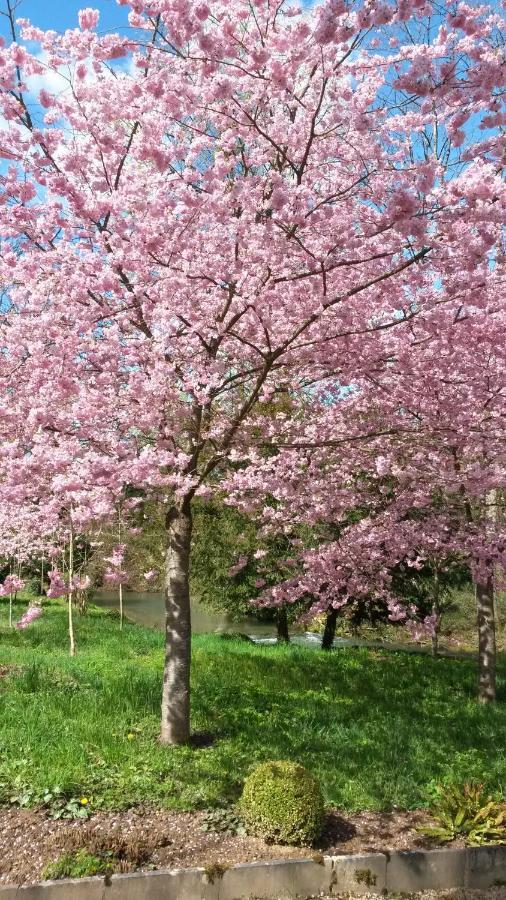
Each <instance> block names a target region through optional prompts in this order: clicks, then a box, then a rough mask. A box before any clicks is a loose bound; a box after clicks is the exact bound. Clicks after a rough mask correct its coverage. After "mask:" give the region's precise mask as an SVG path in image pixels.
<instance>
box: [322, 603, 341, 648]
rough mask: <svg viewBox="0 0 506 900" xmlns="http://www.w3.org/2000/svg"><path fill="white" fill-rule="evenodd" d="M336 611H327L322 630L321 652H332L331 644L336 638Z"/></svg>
mask: <svg viewBox="0 0 506 900" xmlns="http://www.w3.org/2000/svg"><path fill="white" fill-rule="evenodd" d="M336 625H337V609H329V611H328V613H327V618H326V620H325V628H324V629H323V637H322V650H332V644H333V643H334V638H335V636H336Z"/></svg>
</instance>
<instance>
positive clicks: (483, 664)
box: [475, 575, 496, 703]
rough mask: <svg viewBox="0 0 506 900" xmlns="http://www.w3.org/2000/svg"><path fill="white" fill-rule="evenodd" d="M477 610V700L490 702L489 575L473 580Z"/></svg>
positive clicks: (493, 662)
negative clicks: (484, 578) (483, 578)
mask: <svg viewBox="0 0 506 900" xmlns="http://www.w3.org/2000/svg"><path fill="white" fill-rule="evenodd" d="M475 595H476V607H477V612H478V700H479V701H480V703H491V702H492V701H493V700H495V696H496V672H495V668H496V648H495V620H494V582H493V578H492V576H491V575H489V576H488V578H487V579H486V580H485V581H481V580H480V581H476V582H475Z"/></svg>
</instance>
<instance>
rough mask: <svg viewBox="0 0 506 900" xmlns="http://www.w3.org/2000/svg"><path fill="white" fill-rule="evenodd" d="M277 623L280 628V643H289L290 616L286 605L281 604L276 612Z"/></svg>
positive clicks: (278, 628)
mask: <svg viewBox="0 0 506 900" xmlns="http://www.w3.org/2000/svg"><path fill="white" fill-rule="evenodd" d="M276 625H277V630H278V644H288V643H289V642H290V635H289V633H288V616H287V614H286V609H285V607H284V606H280V607H279V609H278V611H277V614H276Z"/></svg>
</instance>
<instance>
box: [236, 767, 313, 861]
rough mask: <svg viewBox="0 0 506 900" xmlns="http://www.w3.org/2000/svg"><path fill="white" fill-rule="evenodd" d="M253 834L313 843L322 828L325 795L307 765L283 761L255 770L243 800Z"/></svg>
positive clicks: (272, 839) (287, 841)
mask: <svg viewBox="0 0 506 900" xmlns="http://www.w3.org/2000/svg"><path fill="white" fill-rule="evenodd" d="M240 808H241V814H242V817H243V819H244V824H245V825H246V828H247V830H248V832H249V833H250V834H255V835H257V836H258V837H261V838H263V839H264V840H265V841H269V842H271V843H276V844H312V843H313V841H315V840H316V839H317V838H318V837H319V836H320V834H321V831H322V827H323V816H324V807H323V796H322V792H321V789H320V785H319V784H318V782H317V780H316V778H314V777H313V776H312V775H311V773H310V772H308V771H307V769H305V768H304V766H299V765H297V763H292V762H288V761H285V760H280V761H279V762H266V763H262V764H261V765H259V766H257V767H256V768H255V769H253V771H252V773H251V775H249V776H248V778H247V779H246V781H245V783H244V789H243V793H242V797H241V801H240Z"/></svg>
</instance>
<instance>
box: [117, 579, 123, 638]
mask: <svg viewBox="0 0 506 900" xmlns="http://www.w3.org/2000/svg"><path fill="white" fill-rule="evenodd" d="M118 594H119V628H120V631H121V629H122V628H123V585H122V584H120V586H119V588H118Z"/></svg>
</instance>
